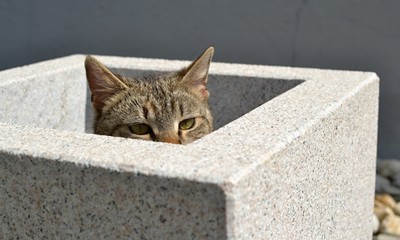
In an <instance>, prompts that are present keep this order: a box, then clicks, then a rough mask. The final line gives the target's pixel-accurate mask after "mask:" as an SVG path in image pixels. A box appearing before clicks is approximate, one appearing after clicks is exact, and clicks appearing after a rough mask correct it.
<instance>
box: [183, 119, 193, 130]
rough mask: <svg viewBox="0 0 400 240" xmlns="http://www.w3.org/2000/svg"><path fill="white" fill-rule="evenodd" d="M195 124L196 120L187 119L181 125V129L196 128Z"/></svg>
mask: <svg viewBox="0 0 400 240" xmlns="http://www.w3.org/2000/svg"><path fill="white" fill-rule="evenodd" d="M194 122H195V121H194V118H189V119H185V120H183V121H181V122H180V123H179V129H181V130H189V129H191V128H192V127H193V126H194Z"/></svg>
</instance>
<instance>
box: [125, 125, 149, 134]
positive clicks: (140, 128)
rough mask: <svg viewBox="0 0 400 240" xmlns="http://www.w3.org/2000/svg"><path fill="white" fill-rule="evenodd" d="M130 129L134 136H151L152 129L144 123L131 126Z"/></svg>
mask: <svg viewBox="0 0 400 240" xmlns="http://www.w3.org/2000/svg"><path fill="white" fill-rule="evenodd" d="M129 129H130V130H131V132H132V133H133V134H136V135H145V134H149V133H150V130H151V129H150V127H149V125H147V124H144V123H138V124H134V125H131V126H129Z"/></svg>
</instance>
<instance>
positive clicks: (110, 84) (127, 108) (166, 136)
mask: <svg viewBox="0 0 400 240" xmlns="http://www.w3.org/2000/svg"><path fill="white" fill-rule="evenodd" d="M213 53H214V48H213V47H210V48H208V49H207V50H206V51H205V52H204V53H203V54H202V55H201V56H200V57H199V58H198V59H197V60H195V61H194V62H193V63H192V64H191V65H190V66H189V67H187V68H185V69H182V70H181V71H178V72H175V73H170V74H165V75H160V76H156V77H151V79H145V80H144V79H137V78H127V77H122V76H119V75H117V74H114V73H112V72H111V71H110V70H109V69H107V68H106V67H105V66H104V65H103V64H101V63H100V62H99V61H97V60H96V59H95V58H93V57H92V56H88V57H87V58H86V61H85V68H86V76H87V80H88V83H89V87H90V90H91V93H92V104H93V107H94V110H95V112H96V119H95V122H94V132H95V133H96V134H101V135H109V136H117V137H126V138H134V139H143V140H152V141H160V142H168V143H176V144H187V143H190V142H193V141H194V140H196V139H199V138H201V137H202V136H204V135H206V134H208V133H210V132H211V131H212V128H213V126H212V121H213V118H212V115H211V112H210V110H209V107H208V96H209V93H208V91H207V88H206V83H207V79H208V69H209V65H210V62H211V58H212V55H213ZM190 118H194V119H195V121H194V122H195V123H194V126H193V127H192V128H190V129H187V130H183V129H180V127H179V126H180V125H179V124H180V123H181V122H182V121H184V120H186V119H190ZM135 124H146V125H148V126H149V127H150V129H151V130H150V131H149V133H148V134H143V135H138V134H134V133H133V130H132V126H134V125H135Z"/></svg>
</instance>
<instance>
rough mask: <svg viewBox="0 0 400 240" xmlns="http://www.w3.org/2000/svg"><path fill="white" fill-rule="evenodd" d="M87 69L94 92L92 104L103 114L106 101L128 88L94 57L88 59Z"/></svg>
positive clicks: (86, 62)
mask: <svg viewBox="0 0 400 240" xmlns="http://www.w3.org/2000/svg"><path fill="white" fill-rule="evenodd" d="M85 69H86V78H87V80H88V83H89V88H90V91H91V92H92V104H93V107H94V108H95V109H96V111H98V112H101V110H102V108H103V107H104V105H105V103H106V101H107V100H109V99H110V98H111V97H112V96H113V95H114V94H116V93H118V92H119V91H122V90H124V89H127V88H128V87H127V86H126V85H125V83H124V82H123V81H121V80H120V79H119V78H118V77H117V76H115V75H114V74H113V73H112V72H111V71H110V70H109V69H108V68H106V67H105V66H104V65H103V64H102V63H100V62H99V61H97V60H96V59H95V58H94V57H92V56H87V57H86V60H85Z"/></svg>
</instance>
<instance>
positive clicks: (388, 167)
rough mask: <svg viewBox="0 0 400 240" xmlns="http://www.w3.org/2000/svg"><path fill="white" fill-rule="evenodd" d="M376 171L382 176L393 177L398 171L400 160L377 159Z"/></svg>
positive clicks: (399, 170) (399, 169) (399, 171)
mask: <svg viewBox="0 0 400 240" xmlns="http://www.w3.org/2000/svg"><path fill="white" fill-rule="evenodd" d="M376 166H377V172H378V174H380V175H381V176H384V177H388V178H390V177H393V176H394V175H396V174H397V173H400V161H399V160H396V159H385V160H378V161H377V164H376Z"/></svg>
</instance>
